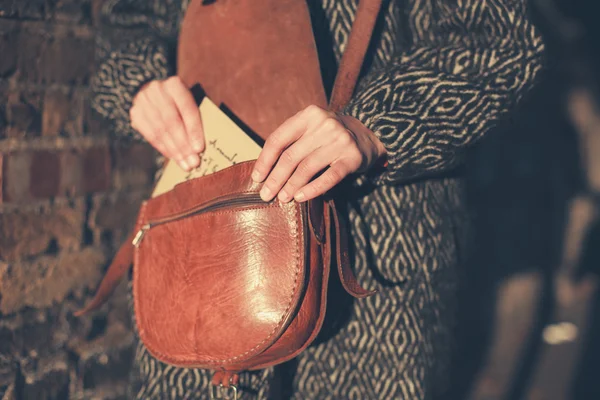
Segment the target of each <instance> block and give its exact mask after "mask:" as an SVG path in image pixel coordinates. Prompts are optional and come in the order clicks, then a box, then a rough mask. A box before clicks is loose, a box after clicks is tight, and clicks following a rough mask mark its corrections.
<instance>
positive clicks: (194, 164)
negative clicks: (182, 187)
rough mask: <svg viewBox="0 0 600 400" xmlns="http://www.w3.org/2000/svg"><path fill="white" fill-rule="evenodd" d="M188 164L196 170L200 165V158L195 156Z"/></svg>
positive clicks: (189, 158)
mask: <svg viewBox="0 0 600 400" xmlns="http://www.w3.org/2000/svg"><path fill="white" fill-rule="evenodd" d="M186 162H187V164H188V165H190V166H191V168H196V167H197V166H198V165H200V157H198V156H197V155H195V154H193V155H191V156H189V157H188V158H187V160H186Z"/></svg>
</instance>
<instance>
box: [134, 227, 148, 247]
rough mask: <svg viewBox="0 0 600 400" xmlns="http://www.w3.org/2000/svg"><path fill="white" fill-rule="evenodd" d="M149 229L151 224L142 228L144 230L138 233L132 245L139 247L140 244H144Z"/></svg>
mask: <svg viewBox="0 0 600 400" xmlns="http://www.w3.org/2000/svg"><path fill="white" fill-rule="evenodd" d="M149 229H150V224H146V225H144V226H142V229H140V230H139V231H138V233H136V235H135V237H134V238H133V241H132V242H131V244H133V245H134V246H135V247H139V246H140V244H141V243H142V239H143V238H144V235H145V234H146V232H147V231H148V230H149Z"/></svg>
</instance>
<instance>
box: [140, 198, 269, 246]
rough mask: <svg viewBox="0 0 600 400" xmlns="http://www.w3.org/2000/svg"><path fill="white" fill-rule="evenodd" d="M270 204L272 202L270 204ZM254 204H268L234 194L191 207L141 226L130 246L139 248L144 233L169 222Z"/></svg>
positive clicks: (258, 199)
mask: <svg viewBox="0 0 600 400" xmlns="http://www.w3.org/2000/svg"><path fill="white" fill-rule="evenodd" d="M270 203H272V201H271V202H270ZM255 204H265V205H266V204H269V203H267V202H265V201H264V200H262V199H261V198H260V194H258V193H236V194H233V195H227V196H222V197H218V198H216V199H214V200H212V201H210V202H207V203H204V204H201V205H199V206H196V207H193V208H191V209H189V210H186V211H182V212H180V213H177V214H174V215H170V216H168V217H163V218H159V219H156V220H153V221H148V223H147V224H145V225H143V226H142V228H141V229H140V230H139V231H138V232H137V234H136V235H135V237H134V238H133V241H132V244H133V245H134V246H135V247H139V246H140V244H141V243H142V240H143V239H144V236H145V235H146V233H147V232H148V231H149V230H150V229H152V228H154V227H156V226H159V225H164V224H168V223H169V222H175V221H179V220H181V219H184V218H187V217H191V216H193V215H198V214H203V213H206V212H209V211H215V210H220V209H223V208H229V207H234V206H238V205H255Z"/></svg>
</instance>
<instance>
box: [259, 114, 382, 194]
mask: <svg viewBox="0 0 600 400" xmlns="http://www.w3.org/2000/svg"><path fill="white" fill-rule="evenodd" d="M384 154H385V148H384V147H383V144H382V143H381V142H380V141H379V139H378V138H377V137H376V136H375V135H374V134H373V132H371V131H370V130H369V129H367V128H366V127H365V126H364V125H363V124H362V123H360V122H359V121H358V120H357V119H355V118H353V117H350V116H346V115H337V114H335V113H332V112H329V111H326V110H324V109H322V108H320V107H318V106H309V107H307V108H306V109H304V110H303V111H300V112H299V113H298V114H296V115H294V116H293V117H291V118H290V119H288V120H287V121H285V122H284V123H283V124H282V125H281V126H280V127H279V128H278V129H277V130H275V132H273V134H271V135H270V136H269V138H268V139H267V141H266V142H265V145H264V147H263V150H262V152H261V153H260V156H259V157H258V160H256V166H255V168H254V171H253V173H252V179H253V180H254V181H255V182H263V181H264V182H265V183H264V185H263V188H262V190H261V192H260V195H261V197H262V199H263V200H265V201H270V200H272V199H273V198H275V196H277V197H278V198H279V200H280V201H283V202H288V201H290V200H291V199H292V198H293V199H295V200H296V201H298V202H302V201H306V200H310V199H313V198H315V197H317V196H320V195H322V194H324V193H326V192H327V191H328V190H330V189H331V188H333V187H334V186H335V185H337V184H338V183H340V182H341V181H342V179H344V178H345V177H346V176H348V175H349V174H351V173H353V172H357V171H359V172H360V171H365V170H367V169H368V168H370V167H371V166H372V165H373V164H374V163H375V162H376V161H377V160H378V159H379V158H380V157H382V156H383V155H384ZM321 171H324V172H323V173H322V174H321V175H320V176H319V177H317V178H316V179H314V180H312V179H313V178H314V177H315V176H316V175H317V174H319V173H320V172H321ZM311 180H312V182H311Z"/></svg>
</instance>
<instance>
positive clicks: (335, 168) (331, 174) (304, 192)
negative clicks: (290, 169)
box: [294, 161, 353, 202]
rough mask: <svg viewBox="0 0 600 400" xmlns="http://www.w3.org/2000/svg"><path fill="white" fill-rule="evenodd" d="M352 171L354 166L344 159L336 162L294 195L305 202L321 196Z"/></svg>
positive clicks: (299, 200) (298, 200)
mask: <svg viewBox="0 0 600 400" xmlns="http://www.w3.org/2000/svg"><path fill="white" fill-rule="evenodd" d="M352 172H353V168H351V167H350V166H349V165H347V164H346V163H345V162H344V161H338V162H334V163H333V165H331V166H330V167H329V168H328V169H327V170H326V171H325V172H324V173H323V175H321V176H319V177H318V178H317V179H315V180H314V181H312V182H310V183H309V184H308V185H306V186H304V187H303V188H301V189H300V190H299V191H297V192H296V194H295V195H294V199H295V200H296V201H297V202H303V201H308V200H311V199H314V198H315V197H318V196H321V195H323V194H325V193H327V192H328V191H329V190H331V189H332V188H333V187H334V186H336V185H337V184H338V183H340V182H341V181H342V180H343V179H344V178H345V177H346V176H348V175H349V174H350V173H352Z"/></svg>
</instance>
